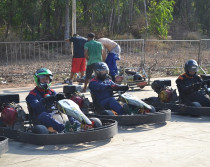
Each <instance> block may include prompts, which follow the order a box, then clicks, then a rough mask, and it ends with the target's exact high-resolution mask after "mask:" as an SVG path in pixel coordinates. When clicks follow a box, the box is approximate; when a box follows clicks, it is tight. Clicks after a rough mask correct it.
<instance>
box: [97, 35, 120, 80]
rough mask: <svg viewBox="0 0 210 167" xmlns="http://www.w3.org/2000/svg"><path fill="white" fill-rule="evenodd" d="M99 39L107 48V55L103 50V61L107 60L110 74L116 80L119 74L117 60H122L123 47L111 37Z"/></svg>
mask: <svg viewBox="0 0 210 167" xmlns="http://www.w3.org/2000/svg"><path fill="white" fill-rule="evenodd" d="M97 41H99V42H101V43H102V44H103V47H104V48H105V49H107V51H108V55H107V56H106V51H105V49H104V51H103V56H102V57H103V61H105V62H106V63H107V65H108V67H109V70H110V71H109V75H110V76H111V77H112V81H114V82H115V75H116V74H117V72H118V70H117V63H116V61H117V60H120V53H121V48H120V46H119V45H118V44H117V43H116V42H114V41H113V40H111V39H108V38H99V39H98V40H97Z"/></svg>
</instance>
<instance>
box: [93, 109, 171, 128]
mask: <svg viewBox="0 0 210 167" xmlns="http://www.w3.org/2000/svg"><path fill="white" fill-rule="evenodd" d="M156 111H157V112H155V113H145V114H135V115H114V116H112V115H97V114H93V115H91V114H90V115H89V116H94V117H98V118H100V119H113V120H116V121H117V122H118V125H122V126H134V125H135V126H136V125H143V124H149V123H160V122H165V121H170V120H171V110H170V109H158V108H156Z"/></svg>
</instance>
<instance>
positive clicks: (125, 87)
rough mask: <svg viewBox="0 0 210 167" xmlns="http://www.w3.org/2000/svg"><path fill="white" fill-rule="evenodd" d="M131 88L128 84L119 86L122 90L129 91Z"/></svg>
mask: <svg viewBox="0 0 210 167" xmlns="http://www.w3.org/2000/svg"><path fill="white" fill-rule="evenodd" d="M128 89H129V87H128V85H126V86H119V90H121V91H127V90H128Z"/></svg>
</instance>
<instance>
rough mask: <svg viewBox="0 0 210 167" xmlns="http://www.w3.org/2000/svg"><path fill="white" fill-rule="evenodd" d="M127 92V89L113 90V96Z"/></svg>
mask: <svg viewBox="0 0 210 167" xmlns="http://www.w3.org/2000/svg"><path fill="white" fill-rule="evenodd" d="M125 92H126V90H117V91H113V96H112V97H119V96H120V95H121V94H123V93H125Z"/></svg>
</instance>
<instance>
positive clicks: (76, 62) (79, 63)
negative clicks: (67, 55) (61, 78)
mask: <svg viewBox="0 0 210 167" xmlns="http://www.w3.org/2000/svg"><path fill="white" fill-rule="evenodd" d="M85 70H86V59H85V58H73V59H72V68H71V72H73V73H79V72H84V71H85Z"/></svg>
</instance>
